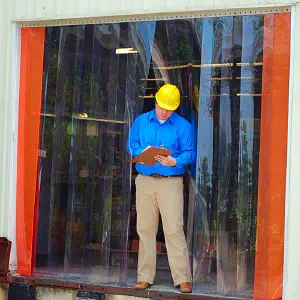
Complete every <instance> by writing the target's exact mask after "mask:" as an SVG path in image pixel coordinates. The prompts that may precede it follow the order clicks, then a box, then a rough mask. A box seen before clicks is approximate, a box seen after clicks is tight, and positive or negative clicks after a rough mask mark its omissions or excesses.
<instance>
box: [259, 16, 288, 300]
mask: <svg viewBox="0 0 300 300" xmlns="http://www.w3.org/2000/svg"><path fill="white" fill-rule="evenodd" d="M290 24H291V19H290V13H283V14H274V15H266V16H265V30H264V52H263V82H262V107H261V139H260V163H259V185H258V208H257V241H256V243H257V245H256V259H255V280H254V281H255V282H254V299H256V300H258V299H259V300H262V299H266V300H275V299H276V300H277V299H282V283H283V252H284V216H285V186H286V155H287V132H288V128H287V126H288V99H289V72H290V31H291V28H290Z"/></svg>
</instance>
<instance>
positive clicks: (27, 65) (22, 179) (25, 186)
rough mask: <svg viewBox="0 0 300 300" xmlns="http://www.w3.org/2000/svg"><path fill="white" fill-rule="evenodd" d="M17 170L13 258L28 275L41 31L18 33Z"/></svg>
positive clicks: (38, 121) (36, 136)
mask: <svg viewBox="0 0 300 300" xmlns="http://www.w3.org/2000/svg"><path fill="white" fill-rule="evenodd" d="M21 39H22V41H21V68H20V74H21V75H20V99H19V124H18V170H17V216H16V217H17V218H16V219H17V223H16V226H17V229H16V234H17V258H18V269H17V272H18V273H19V274H24V275H30V274H31V272H32V254H33V242H34V240H35V238H36V237H34V226H35V222H34V221H35V208H36V203H35V199H36V198H38V197H36V196H37V195H36V188H37V187H36V182H37V166H38V148H39V139H40V137H39V132H40V112H41V99H42V79H43V60H44V40H45V28H23V29H22V30H21Z"/></svg>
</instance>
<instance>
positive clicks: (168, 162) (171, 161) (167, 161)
mask: <svg viewBox="0 0 300 300" xmlns="http://www.w3.org/2000/svg"><path fill="white" fill-rule="evenodd" d="M155 159H156V160H157V161H159V162H160V163H161V164H162V165H163V166H165V167H175V166H176V159H175V158H173V157H172V156H170V155H169V156H167V157H166V156H162V155H156V156H155Z"/></svg>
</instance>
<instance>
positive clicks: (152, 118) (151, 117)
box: [149, 108, 175, 124]
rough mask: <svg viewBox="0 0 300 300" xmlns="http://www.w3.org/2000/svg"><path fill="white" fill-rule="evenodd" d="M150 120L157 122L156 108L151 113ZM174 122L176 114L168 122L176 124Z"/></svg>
mask: <svg viewBox="0 0 300 300" xmlns="http://www.w3.org/2000/svg"><path fill="white" fill-rule="evenodd" d="M149 120H150V121H152V120H157V117H156V114H155V108H154V109H153V110H151V111H150V114H149ZM174 120H175V112H174V113H173V114H172V116H171V117H170V118H169V119H168V120H167V121H166V122H169V121H170V122H171V123H172V124H174Z"/></svg>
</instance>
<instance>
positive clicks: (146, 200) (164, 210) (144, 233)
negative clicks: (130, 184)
mask: <svg viewBox="0 0 300 300" xmlns="http://www.w3.org/2000/svg"><path fill="white" fill-rule="evenodd" d="M136 209H137V232H138V234H139V237H140V244H139V261H138V278H137V280H138V281H146V282H149V283H150V284H152V283H153V281H154V276H155V270H156V234H157V230H158V223H159V212H160V214H161V218H162V224H163V229H164V234H165V241H166V247H167V252H168V260H169V265H170V268H171V274H172V277H173V281H174V285H175V286H176V285H179V284H180V283H183V282H191V272H190V264H189V257H188V251H187V245H186V239H185V236H184V231H183V182H182V178H181V177H172V178H161V179H159V178H153V177H150V176H143V175H138V176H137V178H136Z"/></svg>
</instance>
